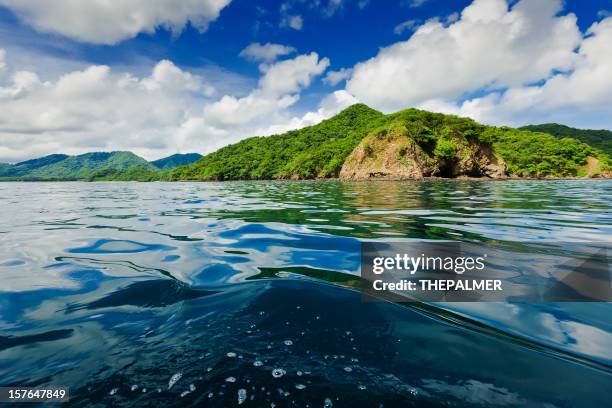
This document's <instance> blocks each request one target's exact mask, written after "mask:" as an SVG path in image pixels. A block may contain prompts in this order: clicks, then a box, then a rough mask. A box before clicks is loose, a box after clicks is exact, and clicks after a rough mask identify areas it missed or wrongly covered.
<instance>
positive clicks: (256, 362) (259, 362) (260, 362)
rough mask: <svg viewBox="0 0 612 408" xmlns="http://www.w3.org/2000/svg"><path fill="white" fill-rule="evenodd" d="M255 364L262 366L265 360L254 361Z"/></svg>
mask: <svg viewBox="0 0 612 408" xmlns="http://www.w3.org/2000/svg"><path fill="white" fill-rule="evenodd" d="M253 365H254V366H255V367H261V366H262V365H263V362H262V361H259V360H257V361H255V362H254V363H253Z"/></svg>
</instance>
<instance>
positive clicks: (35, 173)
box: [0, 152, 158, 180]
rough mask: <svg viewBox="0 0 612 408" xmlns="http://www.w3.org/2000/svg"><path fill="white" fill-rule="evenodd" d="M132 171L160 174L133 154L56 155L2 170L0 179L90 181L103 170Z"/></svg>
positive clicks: (1, 168) (0, 168)
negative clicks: (134, 169)
mask: <svg viewBox="0 0 612 408" xmlns="http://www.w3.org/2000/svg"><path fill="white" fill-rule="evenodd" d="M130 168H136V169H141V171H144V170H148V171H150V172H157V171H158V169H157V168H156V167H155V166H153V165H152V164H150V163H149V162H147V161H146V160H145V159H143V158H142V157H139V156H137V155H135V154H134V153H131V152H94V153H85V154H81V155H78V156H67V155H63V154H54V155H50V156H45V157H42V158H39V159H33V160H28V161H25V162H21V163H17V164H14V165H10V166H8V167H6V166H4V167H0V171H1V172H0V177H3V178H9V179H24V180H87V179H89V178H90V177H91V176H92V174H94V173H95V172H97V171H100V170H102V169H107V170H109V169H114V170H125V169H130ZM2 170H3V171H2ZM136 173H137V172H136V171H134V172H133V174H136Z"/></svg>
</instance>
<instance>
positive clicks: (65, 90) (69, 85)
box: [0, 52, 347, 162]
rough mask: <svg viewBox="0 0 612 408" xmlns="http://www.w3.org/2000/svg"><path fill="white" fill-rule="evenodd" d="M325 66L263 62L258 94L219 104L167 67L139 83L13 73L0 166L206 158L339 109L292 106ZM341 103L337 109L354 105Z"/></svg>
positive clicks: (194, 79)
mask: <svg viewBox="0 0 612 408" xmlns="http://www.w3.org/2000/svg"><path fill="white" fill-rule="evenodd" d="M8 57H9V60H10V57H11V54H9V55H8ZM7 65H8V66H9V67H12V66H13V64H7ZM328 66H329V60H328V59H327V58H319V56H318V54H316V53H314V52H313V53H310V54H304V55H298V56H296V57H295V58H292V59H288V60H283V61H279V62H276V63H272V64H261V65H260V66H259V69H260V71H261V77H260V78H259V81H258V83H257V86H256V87H255V88H254V89H252V90H251V91H250V92H249V93H248V94H247V95H246V96H244V97H241V98H238V97H235V96H232V95H224V96H222V97H220V98H219V99H217V100H213V99H212V96H213V95H214V94H215V89H214V88H213V87H212V86H211V85H210V83H209V82H208V81H206V80H205V79H204V78H203V77H202V76H200V75H196V74H194V73H192V72H188V71H185V70H183V69H181V68H179V67H177V66H176V65H175V64H173V63H172V62H171V61H167V60H162V61H159V62H157V63H156V64H155V65H154V66H153V67H152V69H151V70H150V71H149V73H147V74H144V75H141V76H137V75H134V74H131V73H127V72H120V71H116V70H114V69H112V68H110V67H108V66H105V65H93V66H87V67H85V68H83V69H79V70H74V71H70V72H67V73H65V74H63V75H61V76H60V77H59V78H55V79H50V80H41V79H40V78H39V76H38V75H37V73H35V72H33V71H28V70H15V71H11V70H9V71H8V74H9V75H7V80H6V81H5V82H4V84H2V82H0V162H2V161H9V162H14V161H19V160H24V159H28V158H32V157H38V156H42V155H46V154H50V153H58V152H61V153H68V154H80V153H84V152H87V151H99V150H106V151H108V150H131V151H133V152H135V153H136V154H139V155H141V156H143V157H145V158H147V159H156V158H159V157H162V156H165V155H168V154H172V153H175V152H177V151H180V152H186V151H197V152H201V153H207V152H210V151H212V150H215V149H217V148H219V147H221V146H223V145H226V144H228V143H231V142H235V141H237V140H240V139H242V138H244V137H248V136H253V135H257V134H260V135H265V134H269V132H272V131H274V130H275V129H280V128H281V127H287V126H290V125H291V124H293V125H294V126H298V125H300V124H301V123H310V122H309V120H312V118H314V117H315V116H313V115H315V114H316V115H318V116H317V117H326V116H327V115H329V112H331V111H333V110H334V108H333V105H334V104H333V103H332V102H330V101H327V102H325V104H322V105H321V107H320V109H319V110H318V111H316V112H314V113H313V115H310V116H309V117H306V118H304V121H302V122H301V121H299V120H298V119H294V118H292V116H291V115H290V113H289V111H288V108H289V107H291V106H293V105H294V104H295V103H296V102H297V101H298V100H299V99H300V93H301V92H302V91H303V90H304V89H305V88H307V87H308V86H310V84H311V82H312V80H313V78H315V77H316V76H319V75H321V74H323V72H324V71H325V70H326V69H327V67H328ZM342 92H343V91H342ZM338 95H341V94H338ZM337 99H338V102H337V103H338V104H339V103H341V101H342V100H346V99H347V98H346V97H345V98H340V97H338V98H337ZM309 118H310V119H309Z"/></svg>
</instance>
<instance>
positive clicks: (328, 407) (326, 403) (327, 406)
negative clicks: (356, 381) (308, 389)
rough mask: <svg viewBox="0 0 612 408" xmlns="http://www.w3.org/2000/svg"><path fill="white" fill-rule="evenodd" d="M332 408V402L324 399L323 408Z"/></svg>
mask: <svg viewBox="0 0 612 408" xmlns="http://www.w3.org/2000/svg"><path fill="white" fill-rule="evenodd" d="M333 406H334V404H333V403H332V400H331V399H329V398H325V401H323V408H331V407H333Z"/></svg>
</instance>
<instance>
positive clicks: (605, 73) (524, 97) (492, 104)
mask: <svg viewBox="0 0 612 408" xmlns="http://www.w3.org/2000/svg"><path fill="white" fill-rule="evenodd" d="M610 44H612V17H609V18H606V19H604V20H602V21H601V22H599V23H595V24H593V25H592V26H591V27H590V28H589V29H588V31H587V35H586V37H585V39H584V40H583V42H582V44H581V45H580V48H579V50H578V53H577V58H576V59H575V63H574V66H573V67H572V70H571V71H570V72H567V73H556V74H554V75H552V76H550V77H549V78H547V79H546V80H545V81H543V82H542V83H538V84H537V85H525V86H517V87H511V88H509V89H507V90H504V91H499V92H492V93H490V94H488V95H485V96H483V97H478V98H472V99H468V100H466V101H463V102H462V103H460V104H458V103H454V102H452V101H444V100H430V101H426V102H424V103H423V104H422V106H423V107H425V108H429V109H434V110H437V111H442V112H449V113H456V114H461V115H467V116H471V117H473V118H475V119H478V120H481V121H485V122H490V123H504V124H509V125H521V124H525V123H527V122H542V121H558V122H563V123H570V124H575V125H578V126H586V127H607V128H612V117H611V113H612V75H610V72H612V53H610Z"/></svg>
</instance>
